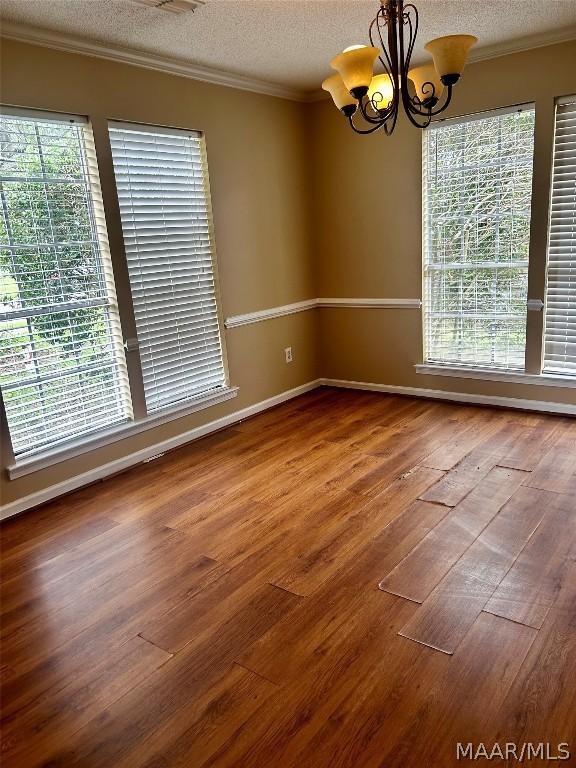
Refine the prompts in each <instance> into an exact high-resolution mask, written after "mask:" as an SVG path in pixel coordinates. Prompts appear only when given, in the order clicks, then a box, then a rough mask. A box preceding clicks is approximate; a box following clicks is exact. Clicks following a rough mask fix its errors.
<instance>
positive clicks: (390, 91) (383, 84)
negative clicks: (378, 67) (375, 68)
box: [368, 75, 394, 109]
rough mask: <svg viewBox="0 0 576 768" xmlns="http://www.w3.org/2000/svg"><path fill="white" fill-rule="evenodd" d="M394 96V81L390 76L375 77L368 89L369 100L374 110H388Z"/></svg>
mask: <svg viewBox="0 0 576 768" xmlns="http://www.w3.org/2000/svg"><path fill="white" fill-rule="evenodd" d="M393 96H394V88H393V86H392V80H391V79H390V77H389V76H388V75H374V77H373V78H372V80H371V82H370V86H369V88H368V98H369V99H370V101H371V102H372V106H373V107H374V109H386V107H387V106H388V104H389V103H390V102H391V101H392V98H393Z"/></svg>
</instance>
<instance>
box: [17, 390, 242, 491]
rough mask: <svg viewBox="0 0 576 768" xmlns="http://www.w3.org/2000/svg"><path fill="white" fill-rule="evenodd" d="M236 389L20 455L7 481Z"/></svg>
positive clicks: (210, 403)
mask: <svg viewBox="0 0 576 768" xmlns="http://www.w3.org/2000/svg"><path fill="white" fill-rule="evenodd" d="M238 391H239V389H238V387H226V388H223V389H221V390H219V391H218V392H215V393H212V394H209V395H203V396H201V397H197V398H194V399H192V400H189V401H188V402H187V403H186V404H185V405H179V406H178V407H176V408H167V409H164V410H162V411H159V412H157V413H154V414H152V415H150V416H146V418H144V419H140V420H139V421H133V422H130V423H128V424H122V425H120V426H118V427H114V428H112V429H107V430H106V431H102V432H98V433H97V434H95V435H93V436H92V437H88V438H86V439H85V440H77V441H74V442H73V443H67V444H66V446H63V447H61V448H58V449H55V450H52V451H46V452H44V453H41V454H40V453H38V454H36V455H34V456H30V457H28V458H23V459H21V460H20V461H17V462H16V463H15V464H12V465H11V466H9V467H7V472H8V477H9V478H10V480H14V479H15V478H17V477H23V476H24V475H29V474H31V473H32V472H38V471H39V470H41V469H45V468H46V467H51V466H53V465H54V464H59V463H60V462H62V461H67V460H68V459H73V458H74V457H76V456H80V455H81V454H83V453H88V452H89V451H94V450H96V449H97V448H102V447H103V446H106V445H110V444H111V443H115V442H117V441H118V440H124V439H125V438H127V437H132V435H137V434H138V433H140V432H144V431H146V430H148V429H153V428H154V427H158V426H160V425H161V424H166V423H167V422H169V421H174V420H175V419H180V418H182V417H183V416H188V415H189V414H191V413H196V411H201V410H204V408H210V407H211V406H213V405H217V404H218V403H223V402H225V401H226V400H231V399H232V398H233V397H236V395H237V394H238Z"/></svg>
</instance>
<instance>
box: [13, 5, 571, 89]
mask: <svg viewBox="0 0 576 768" xmlns="http://www.w3.org/2000/svg"><path fill="white" fill-rule="evenodd" d="M417 5H418V10H419V12H420V35H419V43H418V44H417V47H416V51H415V54H414V61H416V62H418V61H423V60H425V58H426V56H425V54H424V50H423V44H424V43H425V42H426V41H427V40H429V39H431V38H434V37H439V36H441V35H447V34H453V33H458V32H466V33H470V34H473V35H476V36H477V37H478V38H479V41H480V42H479V44H478V48H477V55H478V53H479V54H482V49H486V53H488V52H490V51H491V49H492V48H493V46H499V45H505V44H506V43H509V42H510V41H514V40H519V39H524V38H527V39H526V40H525V43H526V47H530V39H531V38H533V39H534V41H535V42H536V40H537V39H538V42H541V39H542V37H546V36H547V35H550V37H551V39H554V36H555V35H558V34H562V31H564V33H565V32H566V30H567V28H572V29H573V30H574V36H576V0H419V2H418V0H417ZM378 6H379V3H378V2H377V0H345V1H343V0H207V2H206V5H204V6H201V7H200V8H199V9H198V10H197V11H196V12H195V13H185V14H181V15H178V14H173V13H168V12H166V11H162V10H158V9H156V8H147V7H145V6H143V5H139V4H137V3H133V2H132V0H2V5H1V7H2V18H3V19H5V20H7V21H10V22H16V23H21V24H27V25H31V26H35V27H42V28H45V29H48V30H51V31H56V32H60V33H66V34H69V35H74V36H77V37H81V38H85V39H87V40H92V41H98V42H102V43H106V44H108V45H112V46H119V47H123V48H130V49H134V50H138V51H144V52H147V53H154V54H159V55H164V56H169V57H171V58H176V59H182V60H183V61H186V62H190V63H193V64H200V65H203V66H208V67H214V68H217V69H220V70H225V71H229V72H233V73H238V74H242V75H246V76H249V77H256V78H259V79H261V80H267V81H269V82H272V83H278V84H281V85H285V86H291V87H294V88H298V89H301V90H313V89H316V88H318V86H319V84H320V83H321V81H322V80H323V78H324V77H326V76H327V75H328V74H330V69H329V66H328V62H329V60H330V59H331V57H332V56H334V55H335V54H336V53H338V52H339V51H340V50H342V49H343V48H344V47H346V46H347V45H351V44H354V43H362V42H367V30H368V25H369V23H370V20H371V19H372V18H373V16H374V15H375V13H376V11H377V9H378Z"/></svg>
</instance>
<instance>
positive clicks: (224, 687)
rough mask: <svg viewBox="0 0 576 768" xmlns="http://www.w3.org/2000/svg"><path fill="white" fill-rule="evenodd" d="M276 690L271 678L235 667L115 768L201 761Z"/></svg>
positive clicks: (185, 766)
mask: <svg viewBox="0 0 576 768" xmlns="http://www.w3.org/2000/svg"><path fill="white" fill-rule="evenodd" d="M275 691H277V687H276V686H275V685H273V684H272V683H270V682H268V680H265V679H264V678H263V677H260V676H259V675H255V674H254V673H253V672H250V671H249V670H247V669H244V668H243V667H240V666H238V665H234V666H233V667H232V668H231V669H230V671H229V672H228V673H227V674H225V675H224V676H223V677H222V678H221V679H220V680H217V681H216V682H215V684H214V685H212V686H210V688H208V689H207V690H206V691H203V692H202V693H201V694H200V695H199V696H198V697H196V698H194V699H193V700H191V701H190V702H189V703H188V704H187V705H185V706H184V707H183V708H182V709H180V710H179V711H178V713H177V717H174V718H172V719H170V720H169V721H167V722H165V723H164V724H163V725H162V726H161V727H160V728H158V729H157V730H155V731H153V733H152V734H151V735H150V737H149V738H147V739H144V740H143V741H141V742H140V743H139V744H137V745H136V746H135V748H134V749H133V750H132V751H131V752H130V754H129V756H128V757H127V758H126V759H125V760H121V761H120V762H116V763H115V764H114V768H134V766H138V768H158V766H170V768H178V766H182V767H183V768H190V766H200V765H203V764H204V763H205V762H206V761H207V760H208V759H209V758H210V757H211V756H212V755H213V754H214V753H215V752H217V750H218V749H219V748H220V747H221V746H222V744H223V743H225V742H226V741H227V740H228V739H229V738H234V736H235V734H236V732H237V731H238V730H239V729H240V727H241V726H242V725H243V724H244V723H245V722H246V721H247V720H248V719H249V718H250V716H251V715H252V714H253V713H254V712H256V711H258V710H259V709H260V707H261V706H262V705H263V704H265V703H266V702H267V701H268V699H269V698H270V696H271V695H272V694H273V693H274V692H275Z"/></svg>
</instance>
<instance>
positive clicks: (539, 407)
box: [0, 378, 576, 520]
mask: <svg viewBox="0 0 576 768" xmlns="http://www.w3.org/2000/svg"><path fill="white" fill-rule="evenodd" d="M320 386H327V387H343V388H345V389H363V390H368V391H370V392H385V393H388V394H396V395H409V396H411V397H426V398H432V399H435V400H450V401H453V402H460V403H473V404H476V405H495V406H500V407H503V408H516V409H520V410H524V411H538V412H542V413H556V414H563V415H567V416H576V406H574V405H569V404H567V403H552V402H547V401H543V400H522V399H518V398H514V397H499V396H494V395H471V394H468V393H465V392H445V391H444V390H441V389H423V388H421V387H399V386H395V385H393V384H372V383H368V382H364V381H347V380H345V379H325V378H322V379H315V380H314V381H309V382H308V383H306V384H302V385H301V386H299V387H294V389H289V390H287V391H286V392H281V393H280V394H279V395H274V397H269V398H268V399H267V400H262V401H261V402H259V403H254V405H249V406H248V407H246V408H242V409H241V410H239V411H234V413H231V414H229V415H228V416H223V417H222V418H221V419H216V420H215V421H210V422H208V423H207V424H203V425H202V426H200V427H195V428H194V429H191V430H188V431H187V432H184V433H182V434H181V435H176V436H175V437H172V438H170V439H168V440H164V441H163V442H161V443H156V444H154V445H151V446H149V447H148V448H143V449H142V450H140V451H137V452H136V453H132V454H130V455H129V456H124V457H122V458H121V459H116V460H115V461H111V462H109V463H108V464H103V465H102V466H100V467H96V468H95V469H92V470H90V471H88V472H83V473H82V474H81V475H76V476H75V477H71V478H69V479H68V480H63V481H62V482H61V483H56V484H55V485H51V486H49V487H48V488H43V489H42V490H41V491H37V492H36V493H31V494H30V495H29V496H24V497H23V498H21V499H17V500H16V501H13V502H11V503H9V504H5V505H4V506H2V507H0V520H4V519H6V518H8V517H11V516H12V515H16V514H18V513H19V512H23V511H24V510H27V509H31V508H32V507H37V506H38V505H39V504H43V503H45V502H47V501H50V500H51V499H55V498H57V497H58V496H63V495H64V494H65V493H70V491H74V490H76V489H77V488H81V487H82V486H84V485H89V484H90V483H93V482H95V481H96V480H101V479H102V478H104V477H108V476H109V475H113V474H116V473H117V472H121V471H122V470H124V469H128V468H129V467H132V466H135V465H136V464H140V463H141V462H142V461H145V460H146V459H149V458H151V457H152V456H156V455H157V454H159V453H163V452H165V451H169V450H172V449H173V448H178V447H180V446H181V445H185V444H186V443H190V442H192V441H194V440H198V439H199V438H200V437H204V436H205V435H208V434H210V433H211V432H217V431H218V430H220V429H223V428H224V427H229V426H231V425H232V424H236V423H238V422H239V421H242V420H243V419H247V418H248V417H249V416H254V415H255V414H257V413H260V412H262V411H266V410H268V409H269V408H273V407H274V406H275V405H280V404H281V403H284V402H286V401H287V400H291V399H292V398H294V397H298V396H299V395H303V394H304V393H306V392H310V391H311V390H313V389H316V388H317V387H320Z"/></svg>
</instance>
